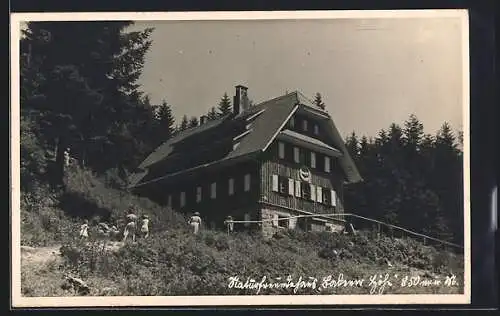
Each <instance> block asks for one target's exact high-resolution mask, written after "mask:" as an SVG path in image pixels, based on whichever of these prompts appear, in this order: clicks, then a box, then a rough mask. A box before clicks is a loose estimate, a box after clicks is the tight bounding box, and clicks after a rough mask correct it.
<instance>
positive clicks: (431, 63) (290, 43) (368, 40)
mask: <svg viewBox="0 0 500 316" xmlns="http://www.w3.org/2000/svg"><path fill="white" fill-rule="evenodd" d="M144 27H154V28H155V31H154V32H153V34H152V37H151V39H152V40H153V45H152V47H151V50H150V51H149V53H148V54H147V56H146V64H145V67H144V72H143V75H142V77H141V79H140V83H141V84H142V89H143V90H144V91H145V92H146V93H147V94H149V95H150V97H151V100H152V101H153V102H154V103H159V102H161V100H162V99H165V100H166V101H167V102H168V103H169V104H171V106H172V108H173V111H174V114H175V115H176V118H177V119H178V120H180V118H181V117H182V115H183V114H187V115H188V116H200V115H202V114H204V113H206V112H207V111H208V109H209V108H210V107H211V106H215V105H217V103H218V101H219V100H220V97H221V96H222V95H223V94H224V92H227V93H228V95H229V96H230V97H231V98H232V96H233V95H234V86H235V85H237V84H243V85H246V86H247V87H248V88H249V90H248V94H249V96H250V98H251V99H253V100H254V102H255V103H259V102H261V101H265V100H267V99H270V98H274V97H277V96H280V95H283V94H284V93H285V92H286V91H289V92H291V91H293V90H299V91H301V92H302V93H304V94H305V95H306V96H308V97H310V98H311V99H312V98H313V96H314V94H315V93H316V92H320V93H321V94H322V96H323V100H324V102H325V104H326V107H327V110H328V112H329V113H330V114H331V115H332V117H333V120H334V122H335V123H336V125H337V127H338V128H339V130H340V132H341V134H342V135H344V136H345V135H347V134H348V133H350V132H351V131H353V130H354V131H356V133H357V134H359V135H367V136H376V134H377V132H378V131H379V130H380V129H382V128H387V127H388V126H389V124H390V123H392V122H396V123H400V124H402V123H403V122H404V120H406V119H407V118H408V116H409V115H410V114H411V113H414V114H416V115H417V117H418V118H419V119H420V120H421V121H422V122H423V124H424V128H425V130H426V132H428V133H432V134H434V133H435V132H436V131H437V130H438V129H439V127H440V126H441V125H442V123H443V122H444V121H447V122H449V123H450V124H451V126H452V128H453V129H454V130H458V129H462V82H463V79H462V76H463V75H464V74H463V73H462V68H463V66H462V52H461V50H462V49H461V47H462V46H461V45H462V44H461V36H462V35H461V22H460V20H459V19H458V18H456V19H455V18H411V19H410V18H400V19H387V18H384V19H335V20H295V21H291V20H290V21H284V20H281V21H276V20H274V21H160V22H155V23H152V22H148V23H146V22H137V23H136V26H135V27H134V28H139V29H143V28H144Z"/></svg>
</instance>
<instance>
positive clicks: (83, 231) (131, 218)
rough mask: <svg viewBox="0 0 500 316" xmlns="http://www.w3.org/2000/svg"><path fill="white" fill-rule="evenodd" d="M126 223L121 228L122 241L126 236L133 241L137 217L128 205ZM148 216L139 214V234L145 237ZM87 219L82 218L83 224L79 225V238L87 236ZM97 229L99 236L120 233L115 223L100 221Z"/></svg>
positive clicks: (112, 235)
mask: <svg viewBox="0 0 500 316" xmlns="http://www.w3.org/2000/svg"><path fill="white" fill-rule="evenodd" d="M125 219H126V224H125V227H124V229H123V238H122V242H125V241H126V240H127V238H129V236H130V238H132V241H135V239H136V234H137V226H138V219H139V217H138V216H137V215H136V214H135V211H134V208H133V207H130V208H129V210H128V212H127V215H126V216H125ZM149 225H150V224H149V216H148V215H146V214H144V215H142V216H141V221H140V230H139V234H140V235H139V236H140V237H142V238H144V239H146V238H148V237H149ZM89 228H90V226H89V221H88V220H87V219H85V220H84V222H83V224H82V225H81V226H80V233H79V235H80V240H86V239H87V238H88V237H89ZM97 231H98V234H99V235H100V236H104V237H115V236H118V235H119V234H120V230H119V229H118V228H117V227H116V225H113V226H111V227H110V226H109V225H108V224H106V223H104V222H101V223H99V224H98V225H97Z"/></svg>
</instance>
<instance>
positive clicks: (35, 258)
mask: <svg viewBox="0 0 500 316" xmlns="http://www.w3.org/2000/svg"><path fill="white" fill-rule="evenodd" d="M123 245H124V244H123V243H122V242H115V241H110V242H108V243H107V245H106V249H107V250H111V251H117V250H118V249H120V248H121V247H123ZM60 248H61V245H54V246H48V247H30V246H21V262H22V264H23V265H39V264H43V263H47V262H49V261H53V260H54V261H57V260H60V259H61V253H60V251H59V249H60Z"/></svg>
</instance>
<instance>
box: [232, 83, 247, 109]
mask: <svg viewBox="0 0 500 316" xmlns="http://www.w3.org/2000/svg"><path fill="white" fill-rule="evenodd" d="M247 90H248V88H247V87H245V86H242V85H237V86H236V95H235V96H234V100H233V112H234V114H240V113H242V112H244V111H245V110H247V109H248V107H249V104H248V103H249V102H248V95H247Z"/></svg>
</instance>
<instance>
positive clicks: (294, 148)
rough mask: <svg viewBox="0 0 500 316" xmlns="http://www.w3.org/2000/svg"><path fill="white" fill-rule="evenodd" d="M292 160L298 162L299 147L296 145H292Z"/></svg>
mask: <svg viewBox="0 0 500 316" xmlns="http://www.w3.org/2000/svg"><path fill="white" fill-rule="evenodd" d="M293 161H294V162H296V163H299V162H300V149H299V148H298V147H293Z"/></svg>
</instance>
